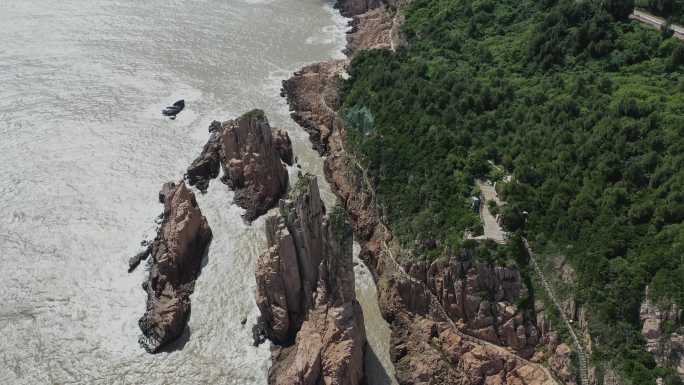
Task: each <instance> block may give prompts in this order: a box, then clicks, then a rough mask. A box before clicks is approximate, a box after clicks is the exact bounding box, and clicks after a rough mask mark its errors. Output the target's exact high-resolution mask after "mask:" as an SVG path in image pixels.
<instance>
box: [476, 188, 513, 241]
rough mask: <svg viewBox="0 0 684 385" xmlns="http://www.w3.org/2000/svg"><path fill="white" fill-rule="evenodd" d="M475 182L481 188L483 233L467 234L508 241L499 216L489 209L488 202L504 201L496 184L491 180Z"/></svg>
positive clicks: (477, 238) (479, 238) (481, 238)
mask: <svg viewBox="0 0 684 385" xmlns="http://www.w3.org/2000/svg"><path fill="white" fill-rule="evenodd" d="M475 184H476V185H477V187H478V188H479V189H480V209H479V213H480V219H481V220H482V227H483V234H482V235H480V236H477V237H470V236H467V237H468V238H469V239H475V240H485V239H492V240H494V242H496V243H499V244H503V243H506V232H505V231H504V230H503V229H502V228H501V225H500V224H499V221H498V220H497V217H496V216H494V214H492V212H491V211H489V204H488V202H490V201H494V202H496V204H497V205H498V206H501V204H503V202H502V201H501V200H499V194H497V193H496V185H495V184H493V183H492V182H490V181H485V180H481V179H478V180H476V181H475Z"/></svg>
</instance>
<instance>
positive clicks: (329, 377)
mask: <svg viewBox="0 0 684 385" xmlns="http://www.w3.org/2000/svg"><path fill="white" fill-rule="evenodd" d="M266 234H267V239H268V247H269V248H268V250H267V251H266V252H265V253H264V254H262V255H261V256H260V257H259V259H258V261H257V268H256V281H257V291H256V302H257V305H258V307H259V310H260V312H261V316H260V319H259V324H258V325H257V328H258V329H259V330H258V331H259V332H262V333H263V334H265V336H267V337H268V338H269V339H271V340H272V341H273V342H274V343H275V344H276V345H275V348H274V350H273V365H272V367H271V369H270V371H269V384H277V385H297V384H302V385H304V384H307V385H317V384H339V385H356V384H360V383H361V381H362V378H363V356H364V349H365V343H366V336H365V328H364V323H363V314H362V310H361V306H360V305H359V303H358V301H357V300H356V294H355V284H354V270H353V262H352V232H351V227H350V226H349V224H348V223H347V222H346V220H345V216H344V213H343V211H341V210H340V209H334V210H333V212H332V213H330V214H328V215H326V211H325V207H324V205H323V202H322V201H321V199H320V196H319V191H318V183H317V180H316V178H315V177H314V176H311V175H301V176H300V179H299V181H298V183H297V185H296V186H295V187H294V189H293V191H292V192H291V194H290V196H289V198H288V199H286V200H282V201H281V202H280V213H279V214H278V215H276V216H272V217H270V218H267V220H266Z"/></svg>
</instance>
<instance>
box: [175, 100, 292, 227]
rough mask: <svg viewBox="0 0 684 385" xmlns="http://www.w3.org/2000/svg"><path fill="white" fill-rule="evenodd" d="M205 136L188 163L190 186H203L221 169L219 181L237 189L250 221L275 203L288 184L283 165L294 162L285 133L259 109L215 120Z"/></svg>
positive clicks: (205, 187) (201, 187)
mask: <svg viewBox="0 0 684 385" xmlns="http://www.w3.org/2000/svg"><path fill="white" fill-rule="evenodd" d="M209 133H210V136H209V141H208V142H207V144H206V145H205V146H204V148H203V149H202V153H201V154H200V155H199V156H198V157H197V159H195V160H194V161H193V162H192V164H191V165H190V167H188V170H187V173H186V176H187V178H188V183H189V184H190V185H191V186H197V188H198V189H200V191H206V189H207V187H208V185H209V182H210V180H211V179H213V178H216V177H217V176H218V174H219V167H221V168H222V169H223V176H222V177H221V181H222V182H224V183H225V184H226V185H228V187H230V188H231V189H232V190H234V191H235V197H234V202H235V203H236V204H237V205H238V206H240V207H242V208H243V209H245V210H246V212H245V214H244V215H243V218H244V219H245V220H246V221H247V222H252V221H253V220H254V219H256V218H258V217H259V216H260V215H262V214H264V213H266V212H267V211H268V210H269V209H271V208H272V207H273V206H275V205H276V204H277V203H278V200H279V199H280V198H281V197H282V196H283V195H284V194H285V193H286V191H287V186H288V174H287V168H286V167H285V165H283V162H285V163H287V164H292V161H293V155H292V143H291V141H290V138H289V136H288V135H287V132H286V131H284V130H281V129H278V128H272V127H271V126H270V125H269V123H268V119H267V118H266V115H265V114H264V112H263V111H261V110H253V111H250V112H248V113H246V114H244V115H242V116H241V117H239V118H237V119H235V120H229V121H226V122H223V123H219V122H213V123H212V124H211V126H209Z"/></svg>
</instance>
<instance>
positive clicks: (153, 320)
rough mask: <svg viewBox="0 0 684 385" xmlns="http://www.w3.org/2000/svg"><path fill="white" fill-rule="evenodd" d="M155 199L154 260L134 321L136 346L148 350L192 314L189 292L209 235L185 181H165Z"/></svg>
mask: <svg viewBox="0 0 684 385" xmlns="http://www.w3.org/2000/svg"><path fill="white" fill-rule="evenodd" d="M159 200H160V203H163V204H164V213H163V214H162V224H161V226H160V227H159V230H158V232H157V237H156V238H155V240H154V241H153V242H152V244H151V247H150V248H149V251H150V255H151V256H152V259H151V260H150V261H149V265H150V269H149V275H148V277H147V280H146V281H145V282H144V283H143V289H144V290H145V291H146V292H147V309H146V311H145V314H144V315H143V316H142V317H141V318H140V320H139V321H138V324H139V325H140V329H141V330H142V335H141V336H140V339H139V342H140V345H141V346H142V347H144V348H145V350H147V351H148V352H150V353H154V352H157V351H159V349H160V348H162V347H163V346H164V345H166V344H168V343H169V342H172V341H174V340H175V339H177V338H178V337H179V336H180V335H181V334H182V333H183V331H184V329H185V326H186V324H187V322H188V319H189V317H190V294H191V293H192V291H193V288H194V283H195V279H196V278H197V276H198V274H199V271H200V267H201V263H202V258H203V256H204V255H205V253H206V250H207V247H208V246H209V243H210V241H211V237H212V234H211V229H210V228H209V224H208V223H207V219H206V218H205V217H204V216H203V215H202V212H201V211H200V209H199V207H198V205H197V201H196V200H195V195H194V194H193V193H192V191H190V190H189V189H188V188H187V187H186V185H185V183H184V182H183V181H180V182H179V183H178V184H174V183H172V182H169V183H166V184H164V186H163V187H162V190H161V192H160V193H159Z"/></svg>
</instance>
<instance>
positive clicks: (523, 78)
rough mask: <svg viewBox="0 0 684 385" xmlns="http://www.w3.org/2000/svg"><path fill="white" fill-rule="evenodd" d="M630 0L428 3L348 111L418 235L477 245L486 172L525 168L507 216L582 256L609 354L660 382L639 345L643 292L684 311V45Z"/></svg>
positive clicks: (370, 69) (349, 88)
mask: <svg viewBox="0 0 684 385" xmlns="http://www.w3.org/2000/svg"><path fill="white" fill-rule="evenodd" d="M625 4H627V5H625ZM628 8H629V3H625V2H619V1H617V0H615V1H612V2H611V1H609V2H604V3H600V2H577V1H574V0H559V1H554V0H545V1H541V2H539V1H532V0H497V1H489V0H414V1H413V2H412V3H411V5H410V6H409V8H408V9H407V10H406V11H405V12H406V24H405V26H404V31H405V33H406V36H407V37H408V39H409V46H408V47H407V48H404V49H401V50H400V51H398V52H396V53H390V52H387V51H372V52H365V53H362V54H360V55H358V56H357V57H356V58H355V59H354V61H353V63H352V67H351V69H350V75H351V77H350V79H349V80H348V81H347V82H346V83H345V86H344V108H345V110H346V111H349V113H348V121H349V147H350V148H351V150H352V151H354V152H355V153H356V154H357V156H358V158H360V159H361V160H362V162H363V163H364V164H365V165H366V166H367V168H368V170H369V173H370V174H371V178H372V180H373V181H374V183H376V189H377V191H378V198H379V201H380V204H381V205H382V206H383V207H384V209H385V210H386V213H387V216H388V218H389V221H390V224H391V226H392V229H393V231H394V232H395V233H396V235H397V236H398V237H399V239H400V240H402V242H403V243H404V245H405V246H406V247H412V245H415V244H420V241H423V240H432V239H437V240H439V241H440V242H441V244H444V245H446V246H447V247H445V248H444V250H447V251H446V252H448V251H449V250H455V249H456V248H458V247H460V246H461V245H462V242H463V241H462V237H463V232H464V230H466V229H475V228H477V227H478V226H477V224H478V223H479V218H478V216H477V214H476V213H475V212H474V211H473V209H472V207H471V203H470V202H471V197H472V195H473V184H474V179H475V178H477V177H482V176H484V175H490V176H491V175H493V173H494V172H495V170H496V169H492V167H491V163H490V162H489V161H491V162H493V163H494V164H499V165H502V166H503V167H504V168H505V171H506V173H508V174H511V175H513V181H512V182H510V183H505V184H501V186H500V190H501V191H500V193H501V195H502V196H503V197H504V198H505V200H507V202H508V204H507V205H506V206H503V207H501V208H500V212H501V214H502V218H503V221H504V225H505V226H506V227H507V228H508V229H510V230H519V231H524V232H525V233H527V236H528V237H529V238H538V239H543V240H544V244H546V243H547V242H548V243H549V244H554V245H560V246H562V247H563V250H566V252H567V254H568V257H569V259H570V261H571V263H572V264H573V266H574V268H575V270H576V271H577V276H578V282H577V286H578V288H579V290H578V292H577V300H579V301H580V302H583V303H585V304H587V305H588V306H589V307H590V309H591V311H592V325H591V332H592V335H593V337H594V339H595V340H596V342H597V343H596V344H595V345H594V349H595V358H596V359H605V360H613V361H616V362H614V365H616V366H617V368H618V369H619V370H620V372H621V373H622V374H623V375H624V376H626V377H627V378H628V379H630V381H631V382H632V383H635V384H636V383H638V384H642V383H643V384H646V383H654V378H655V376H656V375H658V373H660V372H658V370H661V371H662V369H659V368H656V366H655V363H654V362H653V359H652V358H651V356H650V355H644V354H641V353H640V352H643V351H644V349H643V340H642V339H641V337H640V334H639V319H638V310H639V305H640V303H641V302H642V300H643V295H644V289H645V287H646V286H647V285H651V286H652V288H653V293H654V295H655V296H656V297H658V298H662V299H666V300H673V301H677V302H678V303H680V304H682V305H684V294H683V293H684V287H683V286H684V284H682V282H684V265H683V261H682V255H684V225H683V224H682V221H683V220H684V85H682V80H683V79H684V77H682V67H681V65H680V64H681V61H682V60H684V59H682V57H684V48H682V44H681V43H680V42H678V41H675V40H674V39H671V38H666V37H663V36H662V35H661V34H660V33H659V32H658V31H656V30H652V29H648V28H646V27H642V26H640V25H639V24H637V23H635V22H630V21H628V20H624V15H625V12H626V9H628ZM369 127H371V128H370V129H369ZM499 177H500V175H499ZM523 211H527V212H528V213H529V215H528V216H527V218H525V217H524V216H523V215H522V213H523ZM416 241H418V242H416Z"/></svg>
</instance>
